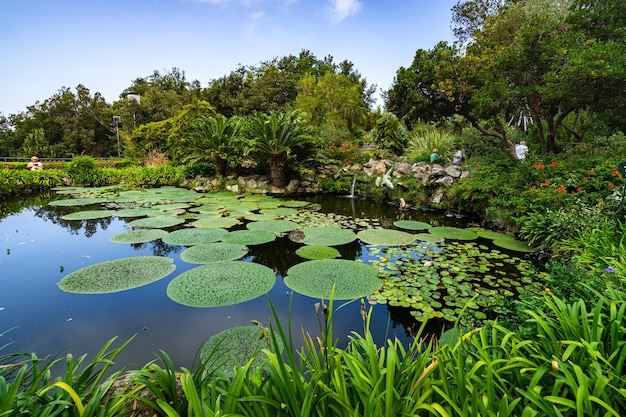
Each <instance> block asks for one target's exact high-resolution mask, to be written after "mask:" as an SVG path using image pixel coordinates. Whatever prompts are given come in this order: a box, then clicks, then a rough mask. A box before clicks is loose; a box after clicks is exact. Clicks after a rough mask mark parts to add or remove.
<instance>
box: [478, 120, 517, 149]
mask: <svg viewBox="0 0 626 417" xmlns="http://www.w3.org/2000/svg"><path fill="white" fill-rule="evenodd" d="M467 120H469V121H470V123H471V124H472V126H474V128H476V129H477V130H478V131H480V133H482V134H483V135H486V136H493V137H494V138H497V139H499V140H500V142H501V143H502V144H503V145H504V146H505V147H506V149H507V151H508V152H509V155H511V157H512V158H513V159H517V154H516V153H515V144H514V143H513V142H511V141H510V140H509V138H508V137H507V136H506V131H505V130H504V128H502V132H498V131H495V130H487V129H485V128H484V127H483V126H482V125H481V124H480V123H478V121H476V120H474V119H473V118H467Z"/></svg>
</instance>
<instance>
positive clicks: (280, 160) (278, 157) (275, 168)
mask: <svg viewBox="0 0 626 417" xmlns="http://www.w3.org/2000/svg"><path fill="white" fill-rule="evenodd" d="M267 163H268V165H269V166H270V177H271V179H272V184H273V185H274V186H276V187H279V188H282V187H284V186H286V185H287V154H286V153H284V152H281V153H273V154H270V155H269V156H268V157H267Z"/></svg>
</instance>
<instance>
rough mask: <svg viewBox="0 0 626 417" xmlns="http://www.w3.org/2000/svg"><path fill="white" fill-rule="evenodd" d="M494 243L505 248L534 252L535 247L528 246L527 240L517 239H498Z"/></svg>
mask: <svg viewBox="0 0 626 417" xmlns="http://www.w3.org/2000/svg"><path fill="white" fill-rule="evenodd" d="M493 244H494V245H496V246H499V247H501V248H504V249H509V250H513V251H517V252H533V251H534V250H535V249H534V248H532V247H530V246H528V243H527V242H523V241H521V240H516V239H496V240H494V241H493Z"/></svg>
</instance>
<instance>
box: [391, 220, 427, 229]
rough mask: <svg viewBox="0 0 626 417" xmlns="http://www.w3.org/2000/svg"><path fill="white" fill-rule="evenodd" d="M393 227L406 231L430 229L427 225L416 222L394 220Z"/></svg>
mask: <svg viewBox="0 0 626 417" xmlns="http://www.w3.org/2000/svg"><path fill="white" fill-rule="evenodd" d="M393 225H394V226H396V227H399V228H400V229H406V230H427V229H430V227H431V226H430V224H428V223H425V222H418V221H416V220H396V221H395V222H393Z"/></svg>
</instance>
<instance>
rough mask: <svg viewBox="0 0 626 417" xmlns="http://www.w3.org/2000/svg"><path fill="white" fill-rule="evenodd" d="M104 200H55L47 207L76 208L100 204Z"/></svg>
mask: <svg viewBox="0 0 626 417" xmlns="http://www.w3.org/2000/svg"><path fill="white" fill-rule="evenodd" d="M104 201H105V199H104V198H90V197H81V198H68V199H66V200H55V201H51V202H49V203H48V205H49V206H56V207H76V206H89V205H91V204H100V203H102V202H104Z"/></svg>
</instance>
